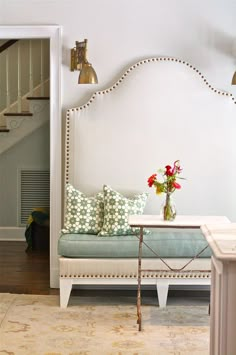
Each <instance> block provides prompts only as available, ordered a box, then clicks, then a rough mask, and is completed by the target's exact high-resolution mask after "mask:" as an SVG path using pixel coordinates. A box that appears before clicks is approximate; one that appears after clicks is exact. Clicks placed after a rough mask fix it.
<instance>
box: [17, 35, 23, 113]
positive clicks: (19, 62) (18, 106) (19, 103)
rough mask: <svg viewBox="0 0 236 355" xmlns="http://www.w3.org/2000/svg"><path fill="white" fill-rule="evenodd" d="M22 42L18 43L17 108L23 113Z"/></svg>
mask: <svg viewBox="0 0 236 355" xmlns="http://www.w3.org/2000/svg"><path fill="white" fill-rule="evenodd" d="M20 43H21V42H20V41H19V42H18V48H17V59H18V61H17V72H18V76H17V108H18V112H21V111H22V97H21V53H20V50H21V46H20Z"/></svg>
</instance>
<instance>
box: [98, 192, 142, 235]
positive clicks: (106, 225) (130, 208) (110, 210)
mask: <svg viewBox="0 0 236 355" xmlns="http://www.w3.org/2000/svg"><path fill="white" fill-rule="evenodd" d="M103 192H104V222H103V226H102V230H101V232H100V233H99V235H101V236H106V235H130V234H137V233H138V231H139V229H138V228H131V227H130V225H129V223H128V218H129V215H131V214H142V213H143V210H144V207H145V205H146V202H147V197H148V194H147V193H141V194H139V195H135V196H134V197H133V198H126V197H124V196H123V195H121V194H120V193H119V192H117V191H115V190H113V189H112V188H111V187H109V186H107V185H105V186H104V187H103Z"/></svg>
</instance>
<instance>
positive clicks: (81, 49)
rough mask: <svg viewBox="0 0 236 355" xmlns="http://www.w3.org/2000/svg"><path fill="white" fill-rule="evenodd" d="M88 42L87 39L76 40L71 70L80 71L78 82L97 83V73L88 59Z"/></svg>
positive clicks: (72, 50) (72, 52)
mask: <svg viewBox="0 0 236 355" xmlns="http://www.w3.org/2000/svg"><path fill="white" fill-rule="evenodd" d="M87 43H88V40H87V39H85V40H84V41H83V42H78V41H76V42H75V47H74V48H72V49H71V65H70V70H71V71H74V70H79V71H80V74H79V79H78V84H97V83H98V78H97V74H96V72H95V70H94V69H93V67H92V65H91V64H90V63H89V62H88V60H87Z"/></svg>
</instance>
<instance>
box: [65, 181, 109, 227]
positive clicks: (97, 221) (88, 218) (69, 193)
mask: <svg viewBox="0 0 236 355" xmlns="http://www.w3.org/2000/svg"><path fill="white" fill-rule="evenodd" d="M103 217H104V202H103V192H100V193H98V194H97V195H96V196H94V197H87V196H86V195H84V194H83V193H82V192H80V191H79V190H77V189H75V188H74V187H73V186H72V185H71V184H67V185H66V215H65V224H64V229H62V233H79V234H98V233H99V232H100V230H101V229H102V225H103Z"/></svg>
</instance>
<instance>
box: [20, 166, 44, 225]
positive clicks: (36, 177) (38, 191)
mask: <svg viewBox="0 0 236 355" xmlns="http://www.w3.org/2000/svg"><path fill="white" fill-rule="evenodd" d="M37 207H46V208H49V207H50V172H49V170H34V169H27V170H26V169H22V170H21V171H20V209H19V210H20V216H19V217H20V218H19V221H20V225H24V226H25V225H26V224H27V220H28V217H29V215H30V214H31V212H32V210H33V209H34V208H37Z"/></svg>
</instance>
